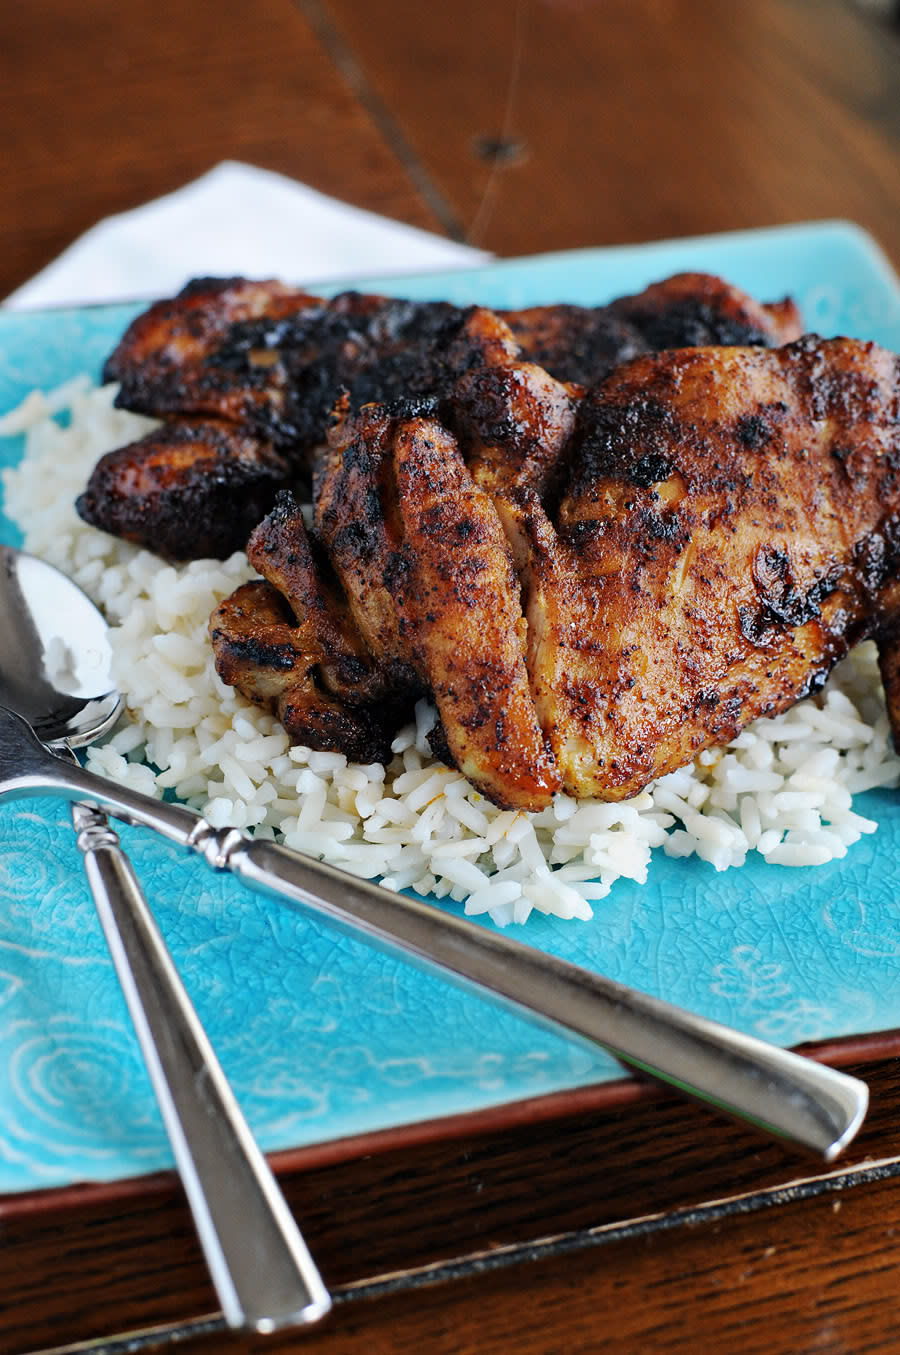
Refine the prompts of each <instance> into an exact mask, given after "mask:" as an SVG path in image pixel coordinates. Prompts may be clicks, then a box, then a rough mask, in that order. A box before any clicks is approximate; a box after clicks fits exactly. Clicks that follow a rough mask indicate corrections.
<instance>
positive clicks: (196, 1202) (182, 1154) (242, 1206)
mask: <svg viewBox="0 0 900 1355" xmlns="http://www.w3.org/2000/svg"><path fill="white" fill-rule="evenodd" d="M0 637H2V645H0V704H2V705H3V706H4V707H8V708H9V709H11V710H14V711H16V712H18V714H19V715H21V716H22V717H24V719H25V720H27V721H28V723H29V724H30V725H31V727H32V728H33V729H34V730H35V731H36V733H37V734H38V735H39V737H40V738H41V740H42V741H43V742H44V743H45V744H48V745H50V746H53V747H55V748H57V749H59V750H60V752H62V753H63V755H64V756H67V757H68V758H69V759H70V760H71V763H72V769H73V771H74V770H75V769H76V768H77V769H78V770H80V767H79V765H78V762H77V759H76V758H75V755H74V753H73V752H72V751H71V750H72V749H73V748H78V747H82V746H84V745H85V744H88V743H91V742H93V740H94V739H96V738H98V737H99V736H100V735H101V734H103V733H105V732H106V731H107V730H108V729H110V728H111V727H112V726H113V724H115V722H116V720H117V719H118V716H119V713H120V710H121V706H122V701H121V698H120V696H119V694H118V692H117V691H115V689H114V686H113V682H112V678H111V677H110V661H111V654H110V649H109V643H108V640H107V634H106V622H105V621H104V619H103V617H102V616H101V615H100V613H99V612H98V611H97V609H96V608H95V607H94V605H93V603H92V602H90V600H89V599H88V598H87V597H85V595H84V593H82V592H81V590H80V589H79V588H78V587H76V585H75V584H74V583H72V582H71V580H70V579H67V578H66V577H65V575H63V574H61V573H59V571H58V570H56V569H53V568H52V567H51V566H50V565H48V564H45V563H44V562H43V561H42V560H38V559H35V557H34V556H31V555H26V554H25V553H24V552H21V551H16V550H13V549H11V548H10V547H0ZM72 819H73V822H74V825H75V829H76V831H77V833H78V846H79V848H80V850H81V852H82V854H83V856H84V864H85V870H86V872H87V876H88V881H89V883H90V887H91V892H92V894H93V896H94V900H95V902H96V905H97V910H98V912H99V914H100V920H101V923H102V925H103V930H104V933H105V935H106V940H107V942H108V944H109V949H110V952H111V954H112V958H113V963H114V965H115V968H116V973H117V974H118V977H119V981H120V983H121V985H122V989H123V991H124V994H125V999H126V1001H127V1003H128V1008H129V1011H130V1013H131V1017H132V1020H133V1022H134V1025H135V1029H136V1031H137V1035H138V1039H139V1041H140V1045H141V1050H142V1052H143V1055H144V1059H145V1062H146V1064H147V1069H148V1072H149V1074H150V1079H151V1082H152V1083H153V1088H154V1091H155V1092H156V1095H157V1098H158V1100H159V1104H160V1109H161V1111H162V1116H163V1120H164V1122H165V1126H166V1130H167V1132H168V1135H169V1139H170V1142H171V1144H172V1150H173V1153H174V1155H175V1160H176V1163H177V1165H178V1170H179V1172H180V1175H181V1179H182V1182H183V1184H184V1187H185V1192H186V1194H187V1197H188V1202H189V1204H190V1207H191V1211H192V1213H193V1216H194V1221H195V1224H196V1226H197V1233H198V1236H199V1239H200V1243H201V1246H202V1247H203V1251H204V1254H205V1256H206V1260H207V1264H208V1265H209V1269H210V1273H211V1276H212V1280H213V1283H214V1285H215V1288H216V1292H217V1294H218V1296H219V1300H220V1302H221V1304H222V1311H223V1313H224V1315H225V1318H226V1320H227V1322H228V1323H229V1325H230V1326H232V1327H240V1328H249V1329H252V1330H255V1331H260V1332H266V1331H272V1330H274V1329H275V1328H276V1327H281V1326H286V1325H288V1324H292V1323H301V1322H302V1323H309V1322H314V1321H316V1320H317V1319H318V1318H320V1317H322V1316H324V1314H325V1313H326V1312H327V1311H328V1309H329V1308H330V1306H331V1300H330V1298H329V1295H328V1293H327V1291H326V1289H325V1287H324V1285H323V1283H322V1280H321V1278H320V1276H319V1273H318V1271H317V1269H316V1267H315V1265H314V1263H313V1261H312V1259H311V1257H310V1255H309V1252H308V1250H307V1248H306V1244H305V1243H304V1241H303V1238H302V1237H301V1236H300V1233H299V1231H298V1229H297V1226H296V1224H295V1223H294V1220H293V1218H292V1217H291V1213H290V1210H289V1209H288V1207H287V1204H286V1203H285V1200H284V1197H283V1196H282V1194H281V1191H280V1190H279V1188H278V1185H277V1184H276V1182H275V1179H274V1177H273V1176H272V1173H271V1171H270V1170H269V1167H268V1164H267V1162H266V1160H265V1158H264V1157H263V1155H262V1153H261V1152H260V1150H259V1148H258V1147H257V1145H256V1143H255V1141H254V1139H253V1136H252V1134H251V1132H250V1129H249V1127H248V1125H247V1122H246V1120H245V1119H244V1117H243V1115H242V1113H241V1111H240V1109H239V1107H238V1104H237V1102H236V1100H235V1098H234V1095H233V1094H232V1091H231V1089H230V1087H229V1085H228V1082H227V1081H226V1078H225V1074H224V1073H223V1071H222V1068H221V1066H220V1065H219V1062H218V1060H217V1059H216V1056H215V1054H214V1052H213V1050H212V1047H211V1045H210V1043H209V1040H208V1039H207V1037H206V1034H205V1032H204V1030H203V1028H202V1026H201V1024H200V1021H199V1020H198V1018H197V1014H196V1012H195V1011H194V1008H193V1006H192V1005H191V1002H190V999H189V997H188V995H187V993H186V992H185V990H184V987H183V985H182V983H181V980H180V979H179V977H178V974H177V972H176V970H175V966H174V964H173V962H172V958H171V956H170V954H169V952H168V950H167V949H166V945H165V942H164V941H163V939H162V936H161V935H160V933H159V929H158V928H157V926H156V924H155V922H154V921H153V918H152V916H151V913H150V910H149V908H148V907H147V904H146V901H145V899H144V897H143V894H142V893H141V889H140V886H139V885H138V883H137V880H136V878H135V875H134V872H133V870H132V869H131V866H130V864H129V862H128V859H127V857H126V856H125V854H124V853H123V851H122V849H121V847H120V846H119V840H118V838H117V837H116V835H115V833H114V832H112V830H111V829H110V828H109V825H108V823H107V821H106V818H105V816H104V815H103V814H102V813H100V812H99V811H98V810H97V809H95V808H94V807H93V806H92V805H84V804H77V803H76V804H73V805H72Z"/></svg>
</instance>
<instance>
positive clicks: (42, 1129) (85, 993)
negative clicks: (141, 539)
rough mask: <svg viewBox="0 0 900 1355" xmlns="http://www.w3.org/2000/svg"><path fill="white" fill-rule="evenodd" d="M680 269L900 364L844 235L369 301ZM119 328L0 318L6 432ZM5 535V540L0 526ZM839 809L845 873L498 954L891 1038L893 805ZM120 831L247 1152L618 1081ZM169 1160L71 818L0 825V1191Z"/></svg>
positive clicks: (726, 1016) (797, 1038)
mask: <svg viewBox="0 0 900 1355" xmlns="http://www.w3.org/2000/svg"><path fill="white" fill-rule="evenodd" d="M683 269H702V270H705V271H710V272H719V273H722V274H723V275H724V276H726V277H728V278H729V279H730V280H732V281H734V282H735V283H737V284H739V285H740V286H743V287H745V288H746V289H747V290H749V291H751V292H752V293H754V294H755V295H757V296H759V297H760V298H762V299H774V298H776V297H779V296H781V295H783V294H784V293H786V292H790V293H791V294H792V295H794V296H795V297H796V298H797V299H798V301H799V302H800V304H801V306H802V308H803V311H804V315H805V317H806V320H807V325H808V328H810V329H812V330H815V331H817V332H819V333H821V334H825V335H829V334H836V333H843V334H849V335H854V336H858V337H862V338H870V339H875V340H877V341H878V342H880V343H882V344H885V345H886V346H888V347H891V348H894V349H900V287H898V284H897V280H896V278H895V277H894V276H893V274H892V273H891V271H890V269H889V268H888V266H887V265H886V263H885V262H884V260H883V258H882V257H881V255H880V254H879V253H878V251H877V250H876V249H875V247H874V246H873V245H872V243H871V241H870V240H869V239H868V237H866V236H865V235H864V234H863V233H862V232H861V231H859V230H857V229H856V228H855V227H852V226H848V225H845V224H842V223H822V224H816V225H810V226H795V227H786V228H781V229H777V230H771V231H755V232H748V233H741V234H737V235H729V236H717V237H708V238H706V239H700V240H683V241H673V242H667V243H664V244H655V245H646V246H640V247H628V248H620V249H606V250H583V251H577V252H574V253H569V254H558V255H547V256H543V257H540V258H535V259H526V260H513V261H509V262H504V263H499V264H495V265H491V266H488V267H485V268H480V269H476V270H471V271H469V270H467V271H465V272H457V273H452V274H446V275H441V276H437V275H435V276H432V277H428V278H415V279H411V278H404V279H402V280H400V281H398V282H397V284H396V286H394V287H391V286H390V285H388V284H386V283H385V282H384V281H383V280H380V281H379V282H378V284H377V289H378V290H381V291H391V290H393V291H396V292H397V294H400V295H407V296H415V297H420V298H426V297H447V298H449V299H450V300H453V301H457V302H473V301H480V302H484V303H487V304H489V305H491V304H493V305H504V306H519V305H529V304H536V303H539V302H546V301H554V300H567V301H582V302H587V303H597V302H601V301H605V300H607V299H609V298H610V297H612V296H615V295H620V294H622V293H625V292H629V291H633V290H636V289H638V288H640V287H643V286H644V285H645V284H646V283H648V282H651V281H654V280H656V279H658V278H661V277H664V276H666V275H667V274H669V273H672V272H675V271H680V270H683ZM298 280H299V281H302V261H301V262H300V263H298ZM360 285H361V286H363V287H366V284H365V283H362V284H360ZM375 287H376V284H373V285H372V289H373V290H374V289H375ZM138 309H140V307H135V306H112V307H99V308H88V309H82V310H77V311H59V312H44V313H40V314H28V313H23V314H14V313H9V314H0V411H3V410H5V409H8V408H9V407H11V406H12V405H14V404H16V403H17V402H18V401H19V400H20V399H21V398H22V397H23V396H24V395H25V394H26V393H27V391H28V390H30V389H31V388H33V387H35V386H38V387H45V388H46V387H50V386H53V385H56V384H57V383H58V382H60V381H62V380H65V379H66V378H67V377H70V376H72V375H75V374H77V373H78V372H81V371H87V372H89V373H91V374H92V375H93V374H95V373H97V372H98V370H99V367H100V364H101V362H102V360H103V358H104V357H105V355H106V354H107V353H108V352H109V350H110V349H111V348H112V346H113V344H114V342H115V340H116V339H117V337H118V335H119V334H120V332H121V330H122V328H123V326H124V324H125V323H126V322H127V320H128V319H129V318H130V317H131V316H132V315H133V314H134V313H135V312H136V311H137V310H138ZM20 454H21V442H20V440H17V439H7V440H6V441H2V440H0V464H10V463H11V462H12V461H14V460H15V459H17V458H18V456H19V455H20ZM0 539H2V540H3V541H8V542H12V543H18V541H19V539H20V538H19V535H18V533H17V532H16V530H15V528H14V526H13V525H12V524H11V523H10V522H9V521H8V520H7V519H5V518H2V517H0ZM4 640H5V637H0V643H3V642H4ZM857 803H858V805H859V807H860V809H861V810H862V812H863V813H865V814H868V815H870V816H871V817H874V818H877V819H878V820H879V822H880V824H881V827H880V829H879V832H878V833H877V834H876V835H875V836H874V837H868V838H864V839H863V840H862V841H861V842H859V843H857V844H856V845H855V846H854V847H851V849H850V852H849V854H848V856H847V857H846V858H845V859H844V860H843V861H840V862H834V863H832V864H830V865H827V866H822V867H819V868H817V869H806V870H789V869H786V868H783V867H777V866H766V865H765V863H764V862H763V861H762V860H761V859H759V858H756V857H755V855H751V858H750V860H749V862H748V864H747V865H746V866H745V867H744V868H743V869H741V870H732V871H728V872H726V873H724V874H717V873H716V872H715V871H714V870H713V869H712V867H711V866H709V865H707V864H705V863H703V862H700V861H697V860H669V859H668V858H666V857H665V856H664V855H663V854H662V853H661V852H657V853H654V859H653V862H652V865H651V868H650V877H649V882H648V884H647V885H646V886H644V887H638V886H636V885H634V884H632V883H631V882H630V881H627V880H620V881H619V882H618V883H617V884H616V885H615V886H614V887H613V890H612V893H611V894H610V896H609V897H608V898H607V899H605V900H601V901H600V902H599V903H597V904H595V906H594V907H595V917H594V921H593V922H591V923H586V924H584V923H572V922H560V921H558V920H553V919H547V918H541V917H538V916H537V915H533V916H532V918H531V920H530V921H529V922H528V925H527V927H526V928H525V929H524V931H522V932H519V933H518V934H519V935H521V936H522V937H523V938H524V939H526V940H528V941H530V942H531V943H532V944H534V945H537V946H540V947H543V948H544V949H546V950H548V951H552V952H553V953H554V954H557V955H561V956H563V957H564V958H566V959H569V960H572V961H575V962H576V963H579V964H582V965H586V966H588V967H589V968H592V969H596V970H597V971H599V972H602V973H605V974H607V975H609V976H610V977H612V978H615V979H618V980H620V981H622V982H624V983H628V984H631V985H632V986H634V987H638V988H643V989H645V990H646V991H648V992H651V993H654V994H657V995H659V996H661V997H664V998H667V999H668V1000H669V1001H672V1002H676V1003H679V1004H681V1005H682V1006H685V1007H689V1008H692V1009H694V1010H696V1011H699V1012H702V1013H704V1014H705V1015H708V1016H711V1017H714V1018H717V1019H719V1020H721V1021H725V1022H728V1023H729V1024H731V1025H734V1026H738V1027H740V1028H742V1029H744V1030H748V1031H752V1032H754V1033H756V1034H758V1035H761V1036H763V1037H764V1038H766V1039H770V1040H773V1041H775V1042H777V1043H779V1044H791V1045H792V1044H797V1043H799V1042H801V1041H806V1040H817V1039H827V1038H831V1037H838V1036H846V1035H853V1034H864V1033H866V1032H871V1031H879V1030H887V1029H890V1028H893V1027H897V1026H900V904H898V902H897V893H896V888H895V869H896V867H895V863H896V862H897V861H898V860H900V794H898V793H897V792H893V791H880V792H872V793H870V794H868V795H865V796H861V797H859V799H858V802H857ZM122 836H123V840H124V842H125V844H126V846H127V848H128V850H129V852H130V853H131V855H132V859H133V860H134V863H135V866H136V867H137V870H138V873H139V875H140V877H141V880H142V882H143V884H144V887H145V889H146V892H147V895H148V897H149V899H150V901H151V903H152V906H153V908H154V911H155V913H156V916H157V919H158V921H159V923H160V926H161V928H162V930H163V932H164V934H165V936H166V939H167V941H168V943H169V945H170V947H171V949H172V951H173V954H174V956H175V960H176V962H177V964H178V966H179V968H180V970H181V973H182V975H183V976H184V979H185V982H186V984H187V987H188V989H189V991H190V993H191V996H192V997H193V999H194V1002H195V1003H196V1006H197V1009H198V1011H199V1014H200V1017H201V1019H202V1020H203V1022H204V1023H205V1025H206V1028H207V1030H208V1032H209V1034H210V1036H211V1038H212V1040H213V1043H214V1045H215V1047H216V1049H217V1052H218V1053H219V1056H220V1058H221V1060H222V1062H223V1064H224V1066H225V1070H226V1072H227V1074H228V1076H229V1078H230V1079H231V1082H232V1085H233V1086H234V1089H235V1091H236V1093H237V1095H238V1097H239V1099H240V1101H241V1104H242V1106H243V1108H244V1110H245V1111H246V1113H247V1116H248V1119H249V1120H250V1123H251V1125H252V1127H253V1129H254V1130H255V1132H256V1134H257V1135H258V1138H259V1140H260V1142H261V1143H262V1145H263V1146H264V1147H265V1148H267V1149H276V1148H291V1147H297V1146H300V1145H304V1144H311V1143H319V1142H324V1141H328V1140H332V1139H336V1138H339V1137H344V1136H347V1135H352V1134H359V1133H363V1132H366V1131H370V1130H379V1129H385V1128H391V1127H396V1126H401V1125H406V1124H410V1123H413V1122H418V1121H423V1120H429V1119H433V1118H435V1117H439V1116H447V1115H453V1114H455V1113H458V1112H463V1111H473V1110H480V1109H483V1108H486V1107H490V1106H496V1105H498V1104H501V1103H505V1102H510V1101H514V1100H517V1099H520V1098H525V1097H533V1096H538V1095H541V1094H542V1093H547V1092H556V1091H563V1090H566V1089H572V1088H578V1087H585V1086H587V1085H589V1084H592V1083H598V1082H603V1081H605V1080H610V1079H613V1078H617V1077H620V1076H621V1069H620V1068H619V1067H618V1065H617V1064H615V1063H614V1062H613V1061H612V1060H611V1059H609V1058H607V1057H606V1056H605V1055H604V1054H602V1052H600V1051H594V1050H591V1049H588V1048H586V1047H585V1046H584V1045H581V1044H576V1043H573V1042H569V1041H567V1040H565V1039H563V1038H561V1037H559V1036H556V1035H554V1034H550V1033H549V1032H545V1031H543V1030H541V1029H540V1028H538V1027H536V1026H534V1025H532V1024H530V1023H529V1022H526V1021H525V1020H521V1019H519V1018H518V1017H516V1016H514V1015H512V1014H511V1012H509V1011H506V1010H502V1009H500V1008H496V1007H494V1006H493V1005H491V1004H490V1003H488V1002H486V1001H482V1000H480V999H478V998H476V997H474V996H472V995H470V994H467V993H465V992H463V991H462V990H460V989H457V988H454V987H452V986H450V985H449V984H446V983H444V982H442V981H441V980H439V979H436V978H433V977H431V976H428V975H426V974H425V973H423V972H421V971H419V970H417V969H415V968H413V967H412V966H410V965H408V964H406V963H405V962H403V961H401V960H399V959H396V958H393V957H391V956H389V955H386V954H385V953H383V952H381V951H379V950H375V949H373V948H372V947H370V946H368V945H365V944H362V943H361V942H355V941H353V940H351V939H348V937H347V936H345V935H343V934H341V933H339V932H337V931H335V930H334V929H332V928H329V927H328V926H326V925H325V924H324V923H319V922H317V921H315V920H313V919H311V918H308V917H305V916H303V915H302V914H301V913H299V912H297V911H295V910H293V909H292V908H291V907H290V906H288V905H284V904H279V903H277V902H274V901H273V900H271V899H262V898H259V897H257V896H254V895H253V894H251V893H249V892H248V891H245V890H243V889H241V887H240V886H239V885H238V884H237V883H236V882H234V881H233V880H231V879H230V878H229V877H225V876H217V875H214V874H213V873H212V872H211V871H209V870H208V869H207V868H206V867H205V866H204V865H203V864H202V863H201V862H200V861H199V860H197V859H196V858H194V859H188V858H187V857H185V856H183V855H182V854H181V853H180V852H178V850H177V849H175V848H174V847H172V846H170V845H169V844H167V843H164V842H162V841H159V840H156V839H155V838H153V837H152V836H151V835H149V834H147V833H144V832H140V831H138V830H127V829H126V830H123V834H122ZM436 906H439V907H443V906H445V905H443V904H439V905H436ZM451 906H452V905H451ZM488 925H490V924H488ZM170 1163H171V1157H170V1153H169V1149H168V1144H167V1141H166V1138H165V1134H164V1131H163V1127H162V1123H161V1121H160V1118H159V1114H158V1112H157V1109H156V1105H155V1101H154V1099H153V1095H152V1092H151V1089H150V1086H149V1083H148V1081H147V1078H146V1075H145V1073H144V1070H143V1066H142V1064H141V1061H140V1056H139V1054H138V1052H137V1049H136V1046H135V1040H134V1036H133V1034H132V1032H131V1029H130V1026H129V1022H128V1018H127V1014H126V1011H125V1007H124V1002H123V1000H122V997H121V995H120V993H119V989H118V986H117V983H116V980H115V976H114V974H113V971H112V967H111V964H110V961H109V958H108V956H107V953H106V949H105V944H104V941H103V938H102V935H101V932H100V927H99V923H98V922H97V920H96V917H95V914H94V910H93V905H92V903H91V901H90V898H89V895H88V892H87V888H86V886H85V883H84V880H83V878H82V874H81V869H80V862H79V858H78V854H77V851H76V849H75V845H74V841H73V837H72V832H71V828H70V826H69V822H68V817H67V811H66V808H65V806H63V805H62V804H60V803H59V802H57V801H52V800H47V801H42V802H40V803H38V802H36V801H31V802H29V803H19V804H12V805H6V806H2V807H0V1192H18V1191H25V1190H32V1189H34V1188H36V1187H41V1186H51V1185H62V1184H67V1183H71V1182H75V1181H81V1180H93V1181H109V1180H115V1179H118V1178H123V1177H129V1176H134V1175H137V1174H140V1173H143V1172H148V1171H152V1170H155V1169H157V1168H160V1167H165V1166H168V1165H170Z"/></svg>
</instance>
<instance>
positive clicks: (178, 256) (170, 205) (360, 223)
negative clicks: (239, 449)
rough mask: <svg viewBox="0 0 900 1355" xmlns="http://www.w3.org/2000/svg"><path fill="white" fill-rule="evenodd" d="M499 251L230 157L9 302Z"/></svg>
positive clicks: (366, 273) (104, 224)
mask: <svg viewBox="0 0 900 1355" xmlns="http://www.w3.org/2000/svg"><path fill="white" fill-rule="evenodd" d="M489 257H490V256H489V255H487V254H484V253H482V251H480V250H476V249H470V248H469V247H468V246H467V245H459V244H456V243H455V242H454V241H452V240H445V239H443V238H442V237H441V236H439V235H432V234H430V233H429V232H428V231H423V230H418V229H417V228H416V227H414V226H407V225H404V224H403V223H402V222H399V221H391V220H389V219H388V218H386V217H382V216H377V215H376V214H375V213H374V212H366V211H362V210H361V209H360V208H358V207H350V206H348V205H347V204H346V203H343V202H339V201H337V200H336V199H335V198H329V197H326V196H325V195H324V194H322V193H318V192H316V191H315V189H312V188H307V186H306V185H305V184H301V183H296V182H295V181H294V180H292V179H287V178H285V177H284V176H283V175H281V174H274V173H272V172H271V171H270V170H264V169H257V168H255V167H254V166H252V165H242V164H238V163H236V162H234V161H225V162H223V163H222V164H220V165H217V166H216V168H215V169H212V170H210V171H209V173H208V174H204V175H203V176H202V177H201V178H199V179H196V180H195V181H194V182H193V183H190V184H188V185H187V186H186V187H184V188H180V189H178V190H177V191H176V192H174V193H169V194H167V195H166V196H165V197H162V198H158V199H156V201H154V202H149V203H147V204H146V206H144V207H138V208H136V209H135V210H134V211H131V212H123V213H122V214H121V215H117V216H112V217H108V218H107V219H106V220H105V221H101V222H100V223H99V224H98V225H96V226H94V227H93V228H92V229H91V230H89V231H88V232H87V233H86V234H85V235H83V236H81V238H80V239H78V240H76V241H75V243H74V244H72V245H70V246H69V248H68V249H67V250H65V251H64V253H62V254H61V255H60V256H59V258H58V259H55V260H54V261H53V263H51V264H49V265H48V266H47V267H46V268H44V269H43V270H42V271H41V272H40V273H38V274H37V276H36V277H34V278H32V279H31V280H30V281H29V282H26V283H25V284H24V285H23V286H22V287H19V288H18V290H17V291H15V292H13V294H12V296H10V297H8V298H7V300H6V302H5V305H7V306H9V307H14V308H18V309H30V308H32V307H41V306H60V305H82V304H85V303H90V302H98V301H123V300H133V299H134V300H142V299H143V298H145V297H148V298H149V297H156V296H170V295H172V293H173V292H176V291H177V290H178V289H179V287H181V286H183V285H184V283H185V282H187V281H188V279H189V278H192V277H198V276H204V277H230V276H233V275H236V274H242V275H244V276H246V277H257V278H273V277H276V278H281V279H283V280H284V281H285V282H292V283H297V284H298V285H301V286H307V285H309V284H311V283H315V282H325V281H337V280H340V279H342V278H352V277H376V276H381V277H384V276H388V275H390V274H395V275H396V274H402V273H425V272H431V271H437V270H440V269H444V268H461V267H464V266H466V265H471V264H477V263H482V262H485V261H486V260H487V259H488V258H489Z"/></svg>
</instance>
